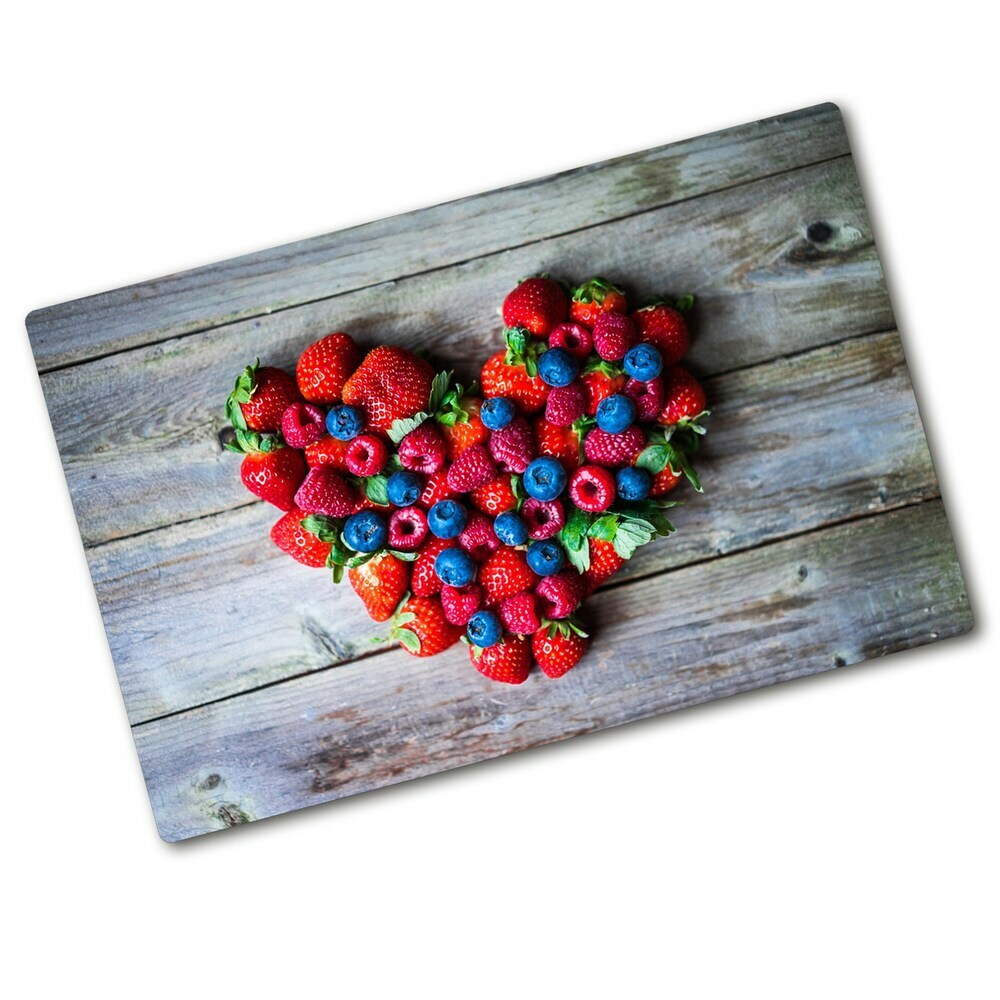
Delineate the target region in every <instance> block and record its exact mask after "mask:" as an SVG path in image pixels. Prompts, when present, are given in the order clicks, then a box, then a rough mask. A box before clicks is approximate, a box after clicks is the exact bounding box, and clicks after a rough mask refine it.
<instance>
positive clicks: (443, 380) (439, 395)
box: [427, 372, 454, 413]
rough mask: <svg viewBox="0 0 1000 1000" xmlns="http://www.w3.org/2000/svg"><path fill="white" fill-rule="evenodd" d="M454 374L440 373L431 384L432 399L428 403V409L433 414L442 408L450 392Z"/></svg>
mask: <svg viewBox="0 0 1000 1000" xmlns="http://www.w3.org/2000/svg"><path fill="white" fill-rule="evenodd" d="M453 374H454V372H438V373H437V375H435V376H434V380H433V381H432V382H431V394H430V398H429V399H428V401H427V409H428V410H430V412H431V413H435V412H437V410H439V409H440V408H441V404H442V403H443V402H444V398H445V394H446V393H447V392H448V387H449V386H450V385H451V377H452V375H453Z"/></svg>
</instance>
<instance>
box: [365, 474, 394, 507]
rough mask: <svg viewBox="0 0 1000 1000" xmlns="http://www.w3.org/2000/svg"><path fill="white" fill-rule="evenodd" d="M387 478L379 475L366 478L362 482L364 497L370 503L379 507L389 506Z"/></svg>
mask: <svg viewBox="0 0 1000 1000" xmlns="http://www.w3.org/2000/svg"><path fill="white" fill-rule="evenodd" d="M388 483H389V478H388V476H385V475H382V474H379V475H377V476H368V477H367V478H366V479H365V480H364V489H365V496H366V497H367V498H368V499H369V500H370V501H371V502H372V503H377V504H378V505H379V506H380V507H388V506H389V492H388Z"/></svg>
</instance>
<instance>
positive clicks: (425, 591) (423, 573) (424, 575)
mask: <svg viewBox="0 0 1000 1000" xmlns="http://www.w3.org/2000/svg"><path fill="white" fill-rule="evenodd" d="M454 548H458V546H457V545H456V543H455V541H454V539H448V538H435V537H431V538H428V539H427V541H426V542H424V544H423V547H422V548H421V549H420V551H419V552H418V553H417V558H416V559H415V560H414V561H413V578H412V580H411V581H410V589H411V590H412V591H413V593H414V594H415V595H416V596H417V597H430V596H431V595H432V594H437V593H440V591H441V578H440V577H439V576H438V575H437V573H435V572H434V561H435V560H436V559H437V557H438V556H439V555H440V554H441V553H442V552H444V550H445V549H454Z"/></svg>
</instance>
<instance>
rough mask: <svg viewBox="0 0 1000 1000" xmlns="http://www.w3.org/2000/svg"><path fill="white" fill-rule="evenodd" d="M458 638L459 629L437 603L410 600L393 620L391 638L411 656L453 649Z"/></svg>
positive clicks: (414, 598) (428, 598)
mask: <svg viewBox="0 0 1000 1000" xmlns="http://www.w3.org/2000/svg"><path fill="white" fill-rule="evenodd" d="M461 635H462V630H461V629H460V628H458V626H457V625H452V624H451V622H449V621H448V619H447V618H445V616H444V608H442V607H441V602H440V600H438V599H437V598H434V597H411V598H410V599H409V600H408V601H407V602H406V603H405V604H404V605H403V606H402V607H401V608H400V610H399V611H398V613H397V614H396V615H395V616H394V617H393V628H392V632H391V633H390V638H392V639H396V640H397V641H398V642H399V644H400V646H402V647H403V649H405V650H406V651H407V652H408V653H409V654H410V655H411V656H436V655H437V654H438V653H443V652H444V651H445V650H446V649H448V648H449V647H450V646H454V645H455V643H456V642H458V640H459V638H460V637H461Z"/></svg>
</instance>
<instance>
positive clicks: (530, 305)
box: [503, 275, 569, 337]
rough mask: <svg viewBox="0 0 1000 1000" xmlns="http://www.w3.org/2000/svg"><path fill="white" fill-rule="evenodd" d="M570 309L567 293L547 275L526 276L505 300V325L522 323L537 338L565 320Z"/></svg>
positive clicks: (543, 335)
mask: <svg viewBox="0 0 1000 1000" xmlns="http://www.w3.org/2000/svg"><path fill="white" fill-rule="evenodd" d="M568 311H569V303H568V302H567V301H566V293H565V292H564V291H563V290H562V288H561V287H560V286H559V284H558V283H557V282H555V281H553V280H552V279H551V278H549V277H548V276H546V275H543V276H541V277H538V278H526V279H525V280H524V281H521V282H519V283H518V286H517V287H516V288H515V289H514V290H513V291H512V292H510V293H509V294H508V295H507V297H506V298H505V299H504V300H503V321H504V325H505V326H522V327H524V328H525V329H527V330H530V331H531V332H532V333H533V334H534V335H535V336H536V337H547V336H548V334H549V331H550V330H551V329H552V328H553V327H555V326H558V325H559V324H560V323H563V322H565V320H566V316H567V314H568Z"/></svg>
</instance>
